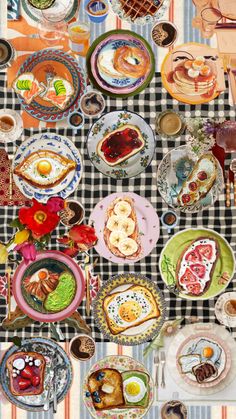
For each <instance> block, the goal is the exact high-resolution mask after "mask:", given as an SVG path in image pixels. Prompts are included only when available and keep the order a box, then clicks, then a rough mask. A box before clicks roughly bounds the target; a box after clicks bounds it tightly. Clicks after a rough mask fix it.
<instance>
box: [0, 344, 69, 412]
mask: <svg viewBox="0 0 236 419" xmlns="http://www.w3.org/2000/svg"><path fill="white" fill-rule="evenodd" d="M19 351H27V352H38V353H40V354H42V355H43V356H45V357H46V370H45V377H44V391H43V393H42V394H40V395H38V396H13V394H12V393H11V392H10V390H9V376H8V371H7V368H6V362H7V359H8V358H9V356H10V355H12V354H14V353H15V352H19ZM55 354H56V357H55V358H54V355H55ZM52 361H53V366H55V367H56V368H55V374H56V376H55V377H56V390H57V401H58V402H60V401H62V400H63V399H64V398H65V396H66V394H67V393H68V391H69V389H70V387H71V383H72V366H71V362H70V359H69V358H68V355H67V354H66V352H65V351H64V350H63V349H62V348H61V346H60V345H58V343H56V342H54V341H53V340H51V339H45V338H40V337H36V338H30V339H25V340H23V341H22V344H21V347H18V346H15V345H12V346H11V347H10V348H9V349H8V350H7V352H6V353H5V355H4V356H3V358H2V362H1V365H0V382H1V385H2V390H3V392H4V394H5V396H6V397H7V399H8V400H9V401H10V402H11V403H13V404H14V405H16V406H17V407H19V408H21V409H24V410H29V411H36V412H37V411H40V410H43V405H44V403H45V401H46V397H47V391H48V385H49V379H50V375H49V371H50V369H51V362H52ZM52 401H53V394H52V393H50V404H52Z"/></svg>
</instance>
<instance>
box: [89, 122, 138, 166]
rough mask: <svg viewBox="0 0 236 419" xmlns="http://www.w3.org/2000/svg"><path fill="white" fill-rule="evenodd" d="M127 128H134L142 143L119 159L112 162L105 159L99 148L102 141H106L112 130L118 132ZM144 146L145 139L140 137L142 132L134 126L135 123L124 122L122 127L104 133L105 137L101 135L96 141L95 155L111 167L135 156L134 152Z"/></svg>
mask: <svg viewBox="0 0 236 419" xmlns="http://www.w3.org/2000/svg"><path fill="white" fill-rule="evenodd" d="M127 128H130V129H133V130H135V131H136V132H137V133H138V138H139V140H141V142H142V144H141V146H140V147H138V148H136V149H134V150H132V151H131V153H129V154H127V155H126V156H124V157H121V158H120V159H119V160H117V161H116V162H114V163H112V162H109V161H107V160H106V157H105V156H104V154H103V152H102V150H101V148H102V145H103V143H104V141H106V139H107V138H108V137H110V136H111V135H112V134H113V133H114V132H120V131H124V130H125V129H127ZM144 146H145V141H144V139H143V137H142V134H141V131H140V129H139V128H138V127H137V126H136V125H132V124H126V125H123V126H122V127H120V128H118V129H116V130H114V131H112V132H109V133H108V134H106V135H105V137H103V138H102V139H101V140H100V141H99V142H98V143H97V147H96V153H97V155H98V156H99V157H100V158H101V159H102V160H103V161H104V162H105V163H106V164H107V165H108V166H111V167H114V166H118V165H119V164H121V163H122V162H124V161H126V160H128V159H130V157H132V156H135V154H137V153H139V152H140V151H141V150H142V149H143V148H144Z"/></svg>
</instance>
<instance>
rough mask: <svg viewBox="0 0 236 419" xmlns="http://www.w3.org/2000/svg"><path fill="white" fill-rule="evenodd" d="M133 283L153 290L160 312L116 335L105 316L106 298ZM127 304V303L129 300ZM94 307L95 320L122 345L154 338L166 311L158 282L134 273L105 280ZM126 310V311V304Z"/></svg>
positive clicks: (102, 329) (111, 338) (104, 332)
mask: <svg viewBox="0 0 236 419" xmlns="http://www.w3.org/2000/svg"><path fill="white" fill-rule="evenodd" d="M132 285H139V286H141V287H145V288H146V289H147V290H148V291H150V292H151V294H152V296H153V297H154V299H155V301H156V303H157V305H158V309H159V312H160V313H159V317H158V318H153V319H149V320H147V321H145V322H143V323H142V324H140V325H138V326H134V327H131V328H129V329H127V330H125V331H123V332H121V333H119V334H117V335H114V334H112V333H111V330H110V328H109V327H108V323H107V321H106V317H105V316H104V304H103V303H104V298H105V297H106V296H107V295H112V294H113V293H115V292H122V291H125V290H127V289H128V288H130V287H131V286H132ZM125 304H127V302H126V303H125ZM93 308H94V317H95V321H96V323H97V326H98V328H99V329H100V330H101V332H102V333H103V335H104V336H105V337H106V338H107V339H109V340H110V341H112V342H115V343H118V344H120V345H139V344H140V343H142V342H147V341H148V340H150V339H152V338H153V337H154V336H155V335H157V334H158V332H159V330H160V329H161V326H162V325H163V323H164V320H165V312H166V305H165V300H164V298H163V295H162V293H161V291H160V290H159V288H158V287H157V286H156V284H154V282H153V281H151V280H150V279H148V278H146V277H145V276H144V275H139V274H133V273H131V274H123V275H122V274H121V275H117V276H114V277H112V278H111V279H110V280H107V281H105V282H104V284H103V286H102V287H101V288H100V290H99V292H98V294H97V297H96V299H95V301H94V305H93ZM124 310H125V311H126V309H125V306H124Z"/></svg>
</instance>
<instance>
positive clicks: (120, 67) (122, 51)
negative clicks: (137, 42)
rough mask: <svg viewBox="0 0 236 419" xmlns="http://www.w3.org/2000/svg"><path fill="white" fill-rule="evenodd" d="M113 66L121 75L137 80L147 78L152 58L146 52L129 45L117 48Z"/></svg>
mask: <svg viewBox="0 0 236 419" xmlns="http://www.w3.org/2000/svg"><path fill="white" fill-rule="evenodd" d="M113 64H114V68H115V70H116V71H118V72H119V73H121V74H124V76H126V77H132V78H136V79H138V78H140V77H143V76H145V75H146V74H147V73H148V72H149V71H150V67H151V61H150V57H149V55H148V54H147V52H146V51H143V50H141V49H140V48H137V47H130V46H128V45H125V46H123V47H120V48H117V50H116V51H115V54H114V61H113Z"/></svg>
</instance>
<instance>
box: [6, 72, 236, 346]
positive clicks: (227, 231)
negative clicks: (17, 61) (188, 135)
mask: <svg viewBox="0 0 236 419" xmlns="http://www.w3.org/2000/svg"><path fill="white" fill-rule="evenodd" d="M5 77H6V76H5V75H4V74H0V107H8V108H12V109H15V110H18V111H19V110H20V105H19V102H18V100H17V98H16V97H15V94H14V93H13V92H8V91H7V89H6V85H5ZM106 104H107V108H106V111H107V112H109V111H114V110H116V109H124V108H125V109H128V110H130V111H134V112H136V113H138V114H140V115H141V116H143V117H144V118H145V120H146V121H147V123H149V124H150V125H151V126H152V128H153V129H154V124H155V117H156V114H157V113H159V112H160V111H163V110H165V109H166V108H170V109H171V108H173V109H175V110H176V111H178V112H180V113H182V114H183V116H186V117H189V116H191V117H194V116H200V115H201V116H202V117H214V116H215V117H216V118H217V117H226V118H233V119H235V111H234V109H232V108H230V106H229V104H228V90H226V91H225V93H224V94H222V95H220V97H219V98H218V99H216V100H215V101H213V102H211V103H209V104H203V105H197V106H193V105H186V104H182V103H179V102H177V101H176V100H173V99H172V98H171V96H170V95H169V94H167V92H166V90H165V89H164V88H163V87H162V83H161V77H160V74H159V73H157V74H156V77H155V78H154V79H153V80H152V82H151V84H150V86H149V87H148V88H146V90H145V91H144V92H142V93H141V94H139V95H138V96H135V97H134V98H129V99H124V100H122V99H111V98H106ZM91 123H92V122H91V121H89V120H88V119H87V120H86V124H85V126H84V128H83V129H82V130H81V132H79V133H78V134H77V135H76V136H75V135H74V134H73V132H72V130H70V129H65V130H64V129H58V130H53V129H51V130H48V131H52V132H55V131H56V132H57V133H58V134H61V135H65V136H68V137H69V138H71V139H72V140H73V141H74V142H75V144H76V146H77V148H78V149H79V150H80V152H81V155H82V157H83V165H84V173H83V177H82V181H81V183H80V185H79V187H78V190H77V191H76V192H75V194H74V197H76V198H78V199H79V200H80V201H81V202H82V204H83V205H84V206H85V209H86V220H88V218H89V215H90V213H91V211H92V209H93V208H94V206H95V205H96V204H97V203H98V202H99V201H100V200H101V199H102V198H104V197H105V196H107V195H109V194H111V193H113V192H127V191H129V192H135V193H137V194H139V195H141V196H143V197H145V198H147V199H148V200H150V201H151V203H152V205H153V206H154V208H155V209H156V211H157V213H158V215H159V217H160V216H161V214H162V212H163V211H165V210H166V209H167V205H166V204H165V203H164V202H163V201H162V199H161V197H160V195H159V193H158V190H157V182H156V172H157V167H158V165H159V163H160V161H161V160H162V158H163V156H164V154H165V153H166V152H167V151H168V150H170V149H172V148H174V147H177V146H179V145H181V144H183V138H181V139H178V140H175V141H167V140H161V139H160V138H158V137H157V138H156V152H155V155H154V158H153V160H152V163H151V165H150V166H149V167H148V168H147V169H146V170H145V172H143V173H142V174H141V175H140V176H138V177H136V178H132V179H126V180H123V181H116V180H114V179H111V178H107V177H105V176H104V175H102V174H101V173H99V172H98V171H97V170H96V169H95V168H94V166H93V165H92V164H91V162H90V160H89V158H88V154H87V148H86V136H87V133H88V130H89V128H90V126H91ZM44 131H45V130H44ZM36 132H38V131H33V129H30V130H28V129H27V130H25V131H24V137H22V140H24V139H25V138H27V137H29V136H31V135H32V134H33V133H36ZM18 145H19V141H18V142H17V144H16V143H14V144H11V143H10V144H7V145H6V147H7V151H8V153H9V154H10V155H12V154H13V153H14V152H15V150H16V147H17V146H18ZM1 147H4V145H3V144H1ZM16 215H17V208H16V207H1V208H0V241H3V242H6V241H7V240H9V238H10V237H11V234H12V228H10V227H8V224H9V222H10V221H11V220H12V219H13V218H15V217H16ZM190 227H206V228H212V229H214V230H216V231H217V232H219V233H221V234H222V235H223V236H224V237H225V238H226V239H227V240H228V241H229V243H230V244H231V246H232V247H233V250H235V242H236V228H235V227H236V211H235V209H234V208H233V207H232V208H230V209H226V207H225V196H224V194H222V195H221V196H220V200H219V201H217V202H216V203H215V205H214V207H212V208H210V209H209V210H205V211H203V212H200V213H198V214H193V215H188V214H181V218H180V223H179V226H178V227H177V228H176V229H175V232H177V231H179V230H183V229H185V228H190ZM64 231H65V230H64V227H63V226H62V225H60V227H58V228H57V231H56V232H55V234H54V235H53V237H52V241H51V246H50V248H51V249H58V245H57V244H56V240H55V238H56V236H58V235H59V234H63V232H64ZM168 238H169V235H168V234H167V231H166V230H163V229H162V228H161V234H160V238H159V241H158V243H157V246H156V248H155V249H153V251H152V253H151V254H150V255H149V256H148V257H146V258H145V259H142V260H141V261H140V262H137V263H135V264H129V265H124V266H122V265H116V264H114V263H111V262H108V261H106V260H105V259H103V258H99V263H98V265H97V266H96V269H95V272H96V273H100V274H101V278H102V280H104V281H105V280H106V279H108V278H110V277H111V276H112V275H115V274H118V273H123V272H136V273H142V274H144V275H146V276H147V277H148V278H150V279H152V280H153V281H155V282H156V283H157V284H158V286H159V287H160V289H161V290H162V291H163V293H164V297H165V300H166V303H167V315H168V317H169V318H175V317H176V316H183V317H189V316H197V317H198V318H199V320H201V321H204V322H209V321H211V322H215V321H216V319H215V316H214V304H215V301H216V299H211V300H208V301H187V300H183V299H180V298H177V297H176V296H175V295H173V294H170V293H169V291H168V290H167V289H166V288H165V286H164V283H163V282H162V279H161V277H160V273H159V271H158V261H159V255H160V253H161V250H162V248H163V246H164V244H165V243H166V241H167V240H168ZM95 253H96V252H94V255H95ZM1 268H2V269H1V271H0V274H1V275H3V274H4V267H3V266H1ZM234 283H236V280H235V279H234V280H232V281H231V283H230V285H229V286H228V288H227V290H232V289H233V284H234ZM78 310H79V312H80V313H81V314H82V316H83V317H84V318H85V319H86V322H87V324H88V325H90V326H91V328H92V333H93V337H95V338H96V340H97V341H103V336H102V335H101V333H100V332H99V330H98V329H97V328H96V327H95V324H94V319H93V316H92V314H91V316H90V317H86V312H85V300H84V301H83V303H82V304H81V306H80V307H79V309H78ZM5 314H6V304H5V300H4V299H0V316H1V321H2V319H3V318H4V317H5ZM38 327H39V323H34V324H32V325H31V326H30V327H27V328H25V329H23V330H20V331H17V332H6V331H4V330H3V329H0V341H8V340H9V338H10V337H11V336H14V335H16V334H17V335H18V336H22V337H29V336H34V335H37V334H38ZM60 327H61V330H62V332H63V333H64V335H65V337H66V339H71V338H72V337H73V336H74V335H75V334H76V331H75V330H74V329H73V328H71V327H68V326H67V325H65V324H64V323H63V322H61V323H60ZM42 334H43V336H50V333H49V331H48V329H47V327H46V328H44V329H43V332H41V331H40V335H42Z"/></svg>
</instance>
